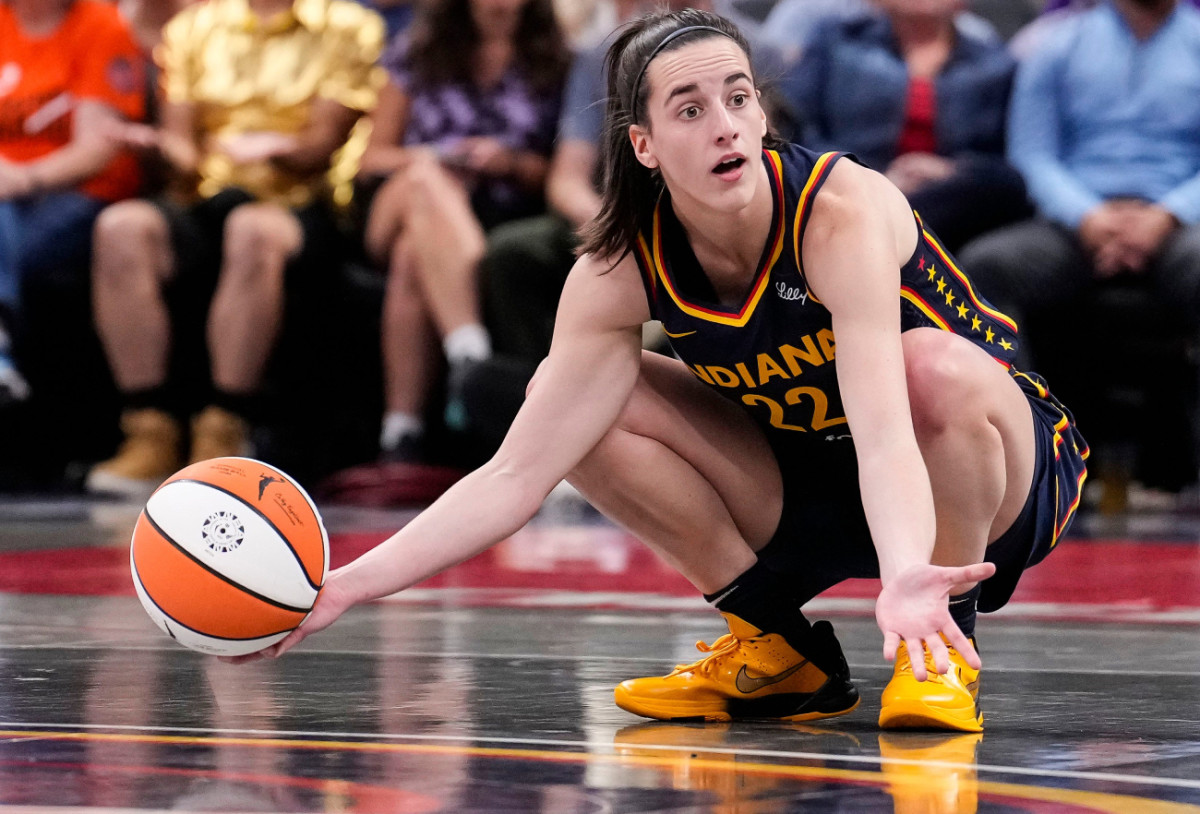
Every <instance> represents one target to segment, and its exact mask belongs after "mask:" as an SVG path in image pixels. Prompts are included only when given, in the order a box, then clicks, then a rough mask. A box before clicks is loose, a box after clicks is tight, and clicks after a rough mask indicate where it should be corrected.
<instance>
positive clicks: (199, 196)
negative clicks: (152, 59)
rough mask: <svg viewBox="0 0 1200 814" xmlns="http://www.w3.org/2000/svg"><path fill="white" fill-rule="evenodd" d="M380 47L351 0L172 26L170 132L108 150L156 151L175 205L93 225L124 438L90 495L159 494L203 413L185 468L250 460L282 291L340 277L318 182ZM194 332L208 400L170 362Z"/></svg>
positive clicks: (275, 6) (370, 20) (165, 112)
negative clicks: (187, 428) (228, 458)
mask: <svg viewBox="0 0 1200 814" xmlns="http://www.w3.org/2000/svg"><path fill="white" fill-rule="evenodd" d="M382 47H383V23H382V21H381V20H380V19H379V17H378V16H377V15H376V14H375V13H374V12H371V11H369V10H367V9H364V8H363V7H361V6H359V5H357V4H355V3H353V2H350V0H295V2H294V3H293V2H292V0H249V2H247V0H208V2H205V3H202V4H198V5H193V6H189V7H188V8H186V9H184V10H183V11H182V12H181V13H180V14H179V15H177V16H176V17H174V18H173V19H172V20H171V22H170V23H169V24H168V25H167V27H166V29H165V30H164V32H163V43H162V45H161V47H160V48H159V49H158V50H157V51H156V54H157V55H158V58H159V62H160V69H161V84H162V89H163V96H164V101H163V105H162V125H161V127H160V128H158V129H153V128H150V127H145V126H126V127H123V128H119V129H116V130H115V131H114V133H113V134H112V135H113V138H114V140H116V141H120V142H122V143H127V144H137V145H140V146H143V147H146V148H154V149H156V150H157V151H159V152H160V153H161V154H162V155H163V157H164V158H165V159H166V160H167V162H168V163H169V165H170V166H171V168H172V170H173V187H172V188H173V191H174V194H171V195H168V196H163V197H161V198H156V199H154V200H138V201H126V202H124V203H121V204H117V205H115V206H112V207H110V208H108V209H106V210H105V211H104V212H103V213H101V215H100V217H99V219H98V221H97V223H96V229H95V245H94V257H93V298H94V307H95V316H96V323H97V328H98V331H99V334H100V338H101V341H102V343H103V345H104V349H105V353H106V354H107V356H108V359H109V363H110V365H111V367H112V371H113V376H114V378H115V380H116V383H117V386H118V388H119V389H120V391H121V394H122V396H123V398H124V403H125V410H124V412H123V414H122V418H121V426H122V431H123V432H124V434H125V440H124V442H123V443H122V445H121V447H120V448H119V449H118V451H117V455H116V457H114V458H113V459H111V460H109V461H105V462H103V463H101V464H98V465H97V466H96V467H94V468H93V469H92V471H91V472H90V473H89V475H88V478H87V486H88V488H89V489H91V490H94V491H106V492H120V493H125V494H130V495H134V494H138V495H140V494H143V493H144V492H145V491H146V490H147V489H149V488H153V486H154V485H155V484H156V483H158V482H160V481H161V480H162V479H163V478H165V477H166V476H168V475H169V474H171V473H172V472H173V471H174V470H175V469H177V468H178V467H179V465H180V464H181V463H182V461H183V459H181V457H180V454H181V452H182V449H181V447H180V443H181V440H182V436H183V427H182V423H181V421H180V417H181V416H185V415H187V414H190V413H193V411H197V410H198V411H199V412H198V413H196V414H195V415H194V416H193V420H192V425H191V452H190V455H189V456H188V460H201V459H205V458H213V457H218V456H223V455H237V454H245V453H246V452H247V450H248V444H249V442H248V438H249V426H250V424H249V422H250V420H252V419H253V418H254V417H255V415H256V410H255V406H256V404H257V400H258V394H259V388H260V385H261V380H262V375H263V371H264V368H265V366H266V364H267V361H268V359H269V357H270V355H271V352H272V350H273V347H274V343H275V339H276V337H277V335H278V333H279V330H280V328H281V324H282V320H283V312H284V302H285V293H287V294H289V295H291V294H294V292H296V291H298V290H299V291H309V290H311V286H312V285H313V284H314V282H315V281H316V280H318V279H319V278H320V276H321V275H323V274H328V273H329V272H330V270H331V269H335V268H336V267H337V265H338V258H337V257H335V256H329V255H330V254H331V252H332V250H333V249H334V248H335V247H336V245H337V239H336V236H337V233H336V229H335V225H334V222H333V219H332V213H331V211H330V207H329V205H328V204H327V201H328V197H329V189H328V186H329V185H328V183H327V181H326V177H327V175H328V174H329V171H330V166H331V162H332V160H333V156H334V154H335V151H337V150H338V149H339V148H340V147H341V146H342V145H343V144H344V143H345V141H346V139H347V136H348V134H349V133H350V130H351V128H352V127H353V126H354V124H355V122H356V121H357V120H358V119H359V117H360V115H361V114H362V113H363V112H364V111H367V110H369V109H370V108H371V107H372V106H373V105H374V102H375V95H376V85H375V81H374V77H375V72H376V70H377V69H376V68H375V67H374V63H375V61H376V59H377V58H378V56H379V54H380V52H381V51H382ZM203 335H206V336H207V342H206V345H207V356H208V359H209V365H210V370H211V388H208V387H207V386H206V387H204V388H203V392H201V393H200V394H199V395H196V396H195V400H192V399H191V398H188V399H187V400H185V399H184V394H185V393H186V390H187V388H188V387H189V386H190V385H192V384H194V383H193V382H189V381H182V380H178V379H176V378H173V377H171V376H169V375H168V369H169V363H170V362H171V360H172V348H173V346H175V345H179V344H185V345H186V344H187V343H188V341H189V340H191V341H193V342H196V344H201V343H200V342H198V341H197V339H198V337H199V336H203ZM314 375H316V374H314ZM204 384H205V385H207V384H208V382H207V381H206V382H204ZM315 386H319V384H317V385H315ZM187 395H188V396H189V397H191V396H193V395H194V394H191V393H187ZM201 408H202V409H201Z"/></svg>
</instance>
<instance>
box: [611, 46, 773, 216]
mask: <svg viewBox="0 0 1200 814" xmlns="http://www.w3.org/2000/svg"><path fill="white" fill-rule="evenodd" d="M751 76H752V75H751V72H750V64H749V61H748V60H747V58H746V54H745V52H743V51H742V49H741V48H739V47H738V45H737V43H735V42H734V41H733V40H731V39H729V38H727V37H709V38H707V39H704V40H701V41H700V42H697V43H694V44H690V45H685V46H683V47H682V48H676V49H675V50H673V51H667V52H665V53H663V54H660V55H659V56H657V57H655V58H654V61H653V62H651V63H650V67H649V68H648V69H647V71H646V75H645V77H644V78H643V80H642V81H643V83H644V84H643V86H642V91H641V92H642V93H643V94H649V95H648V96H647V97H646V108H647V117H648V119H649V125H648V126H641V125H633V126H632V127H630V129H629V135H630V139H631V140H632V142H633V147H634V152H635V153H636V154H637V157H638V160H639V161H641V163H642V164H644V165H645V166H647V167H650V168H652V169H653V168H657V169H659V170H660V171H661V172H662V176H663V180H664V181H665V182H666V184H667V187H668V188H669V189H670V190H671V194H672V195H673V196H675V197H679V196H681V195H686V196H688V197H693V198H696V199H698V200H700V201H702V202H704V203H706V204H709V205H712V206H714V207H717V208H720V209H726V208H739V207H742V206H745V205H746V204H747V203H749V201H750V199H751V197H752V196H753V194H754V190H755V186H756V184H757V183H758V176H759V173H758V172H757V169H758V168H759V167H760V159H759V155H760V152H761V150H762V139H763V136H764V135H766V132H767V117H766V114H764V113H763V110H762V107H761V106H760V105H759V103H758V93H757V91H755V89H754V81H753V79H752V78H751Z"/></svg>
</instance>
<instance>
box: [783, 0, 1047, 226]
mask: <svg viewBox="0 0 1200 814" xmlns="http://www.w3.org/2000/svg"><path fill="white" fill-rule="evenodd" d="M877 3H878V6H879V8H880V10H881V11H882V12H883V13H882V15H879V16H865V17H859V18H856V19H853V20H836V19H831V20H827V21H825V22H824V23H821V24H820V25H819V26H818V28H817V30H816V31H815V32H814V34H813V36H812V40H811V43H810V45H809V47H807V48H806V49H805V51H804V54H803V56H802V57H801V59H800V62H799V63H798V64H797V65H796V66H795V67H794V68H793V69H792V70H791V71H789V73H788V76H787V78H786V80H785V81H784V82H783V83H782V90H783V94H784V96H785V98H786V100H787V102H788V103H790V104H792V105H794V107H795V114H796V116H797V117H798V118H799V120H800V122H801V138H800V141H801V143H803V144H804V145H805V146H806V147H810V148H812V149H815V150H849V151H851V152H853V153H855V154H856V155H857V156H858V157H859V158H860V159H862V160H863V161H864V162H865V163H867V164H868V165H870V166H872V167H875V168H877V169H879V170H880V171H881V172H883V173H885V174H886V175H887V176H888V178H890V179H891V180H892V182H893V183H895V184H896V186H898V187H899V188H900V189H901V190H902V191H903V192H904V193H905V194H906V195H907V196H908V198H909V200H910V202H911V203H912V205H913V208H914V209H916V210H917V211H918V212H919V213H920V214H921V216H922V218H924V220H925V222H926V223H928V224H929V225H930V226H931V227H932V228H933V230H934V231H935V232H937V234H938V235H939V236H940V237H941V239H942V240H943V241H944V242H945V243H946V244H947V245H948V246H949V247H950V248H951V249H954V248H957V247H958V246H960V245H962V244H963V243H965V242H966V241H967V240H969V239H970V238H972V237H974V236H976V235H979V234H981V233H983V232H985V231H988V230H990V229H994V228H996V227H998V226H1001V225H1004V224H1006V223H1010V222H1012V221H1014V220H1017V219H1018V218H1021V217H1023V216H1025V215H1027V214H1028V204H1027V202H1026V197H1025V189H1024V184H1023V183H1022V181H1021V177H1020V175H1019V173H1017V171H1016V170H1015V169H1013V168H1012V167H1011V166H1010V165H1009V164H1008V162H1007V161H1006V160H1005V158H1004V126H1005V114H1006V111H1007V107H1008V99H1009V92H1010V90H1011V87H1012V78H1013V73H1014V71H1015V69H1016V65H1015V63H1014V62H1013V60H1012V58H1011V57H1010V56H1009V55H1008V53H1007V52H1006V51H1005V49H1004V45H1003V44H1002V43H1001V42H1000V41H999V39H998V38H996V37H995V36H994V35H992V36H986V37H981V36H978V35H977V34H975V33H972V31H971V30H970V29H967V28H963V27H962V26H959V25H957V24H956V23H957V21H958V19H959V18H960V14H961V6H962V3H961V0H921V2H912V0H877Z"/></svg>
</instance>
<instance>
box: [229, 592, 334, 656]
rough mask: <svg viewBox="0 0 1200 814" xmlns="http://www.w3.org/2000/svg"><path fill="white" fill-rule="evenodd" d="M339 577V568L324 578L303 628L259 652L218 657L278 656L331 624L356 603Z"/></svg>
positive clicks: (302, 625) (302, 624)
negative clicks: (343, 586)
mask: <svg viewBox="0 0 1200 814" xmlns="http://www.w3.org/2000/svg"><path fill="white" fill-rule="evenodd" d="M337 577H338V574H337V571H334V572H333V573H331V574H330V575H329V577H328V578H327V579H326V580H325V584H324V585H323V586H322V587H321V591H320V593H318V594H317V601H316V604H314V605H313V609H312V611H310V612H309V614H308V616H306V617H304V621H303V622H301V623H300V627H298V628H296V629H295V630H293V631H292V632H291V633H289V634H288V635H287V636H285V637H284V638H283V639H282V640H280V641H279V642H277V643H275V644H273V645H271V646H270V647H265V648H263V649H262V650H259V651H258V652H257V653H248V654H246V655H244V656H219V657H218V658H220V660H221V661H223V662H225V663H226V664H245V663H246V662H250V661H258V660H259V659H277V658H279V657H280V656H282V655H283V654H284V653H286V652H287V651H289V650H291V649H292V648H293V647H295V646H296V645H298V644H300V642H302V641H304V640H305V639H306V638H308V637H309V636H310V635H312V634H313V633H316V632H317V631H319V630H324V629H325V628H327V627H329V626H330V625H331V624H333V623H334V622H335V621H336V620H337V618H338V617H339V616H341V615H342V614H343V613H345V612H346V611H347V610H349V609H350V608H351V606H353V605H354V600H353V599H351V597H350V595H349V594H348V593H347V592H346V591H345V590H344V589H343V588H342V586H341V583H340V582H339V580H338V578H337Z"/></svg>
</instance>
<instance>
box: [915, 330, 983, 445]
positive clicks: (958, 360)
mask: <svg viewBox="0 0 1200 814" xmlns="http://www.w3.org/2000/svg"><path fill="white" fill-rule="evenodd" d="M951 339H952V337H951V336H950V335H948V334H944V333H943V332H941V331H934V330H932V329H930V330H929V331H909V332H908V333H906V334H905V336H904V372H905V376H906V378H907V382H908V400H909V407H910V410H911V411H912V419H913V427H914V428H915V429H916V430H917V435H918V438H919V437H920V436H921V435H923V434H925V433H936V432H941V431H944V430H946V429H948V428H949V427H951V426H953V425H954V424H955V423H960V422H962V421H964V420H967V419H969V417H970V415H971V411H970V410H969V409H968V408H967V406H968V405H969V404H970V403H972V402H973V401H974V398H973V396H974V387H975V382H974V379H975V377H974V376H973V375H972V368H973V365H972V364H971V361H972V360H970V359H969V358H966V357H965V351H968V350H970V346H966V347H962V346H961V345H962V343H959V342H954V341H947V340H951Z"/></svg>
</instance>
